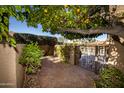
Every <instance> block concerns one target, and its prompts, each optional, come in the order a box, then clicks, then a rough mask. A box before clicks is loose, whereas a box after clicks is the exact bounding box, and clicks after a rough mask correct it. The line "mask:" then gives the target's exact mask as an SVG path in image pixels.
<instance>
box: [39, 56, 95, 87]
mask: <svg viewBox="0 0 124 93" xmlns="http://www.w3.org/2000/svg"><path fill="white" fill-rule="evenodd" d="M42 62H43V64H42V68H41V71H40V72H39V75H38V78H39V80H40V86H41V87H42V88H92V87H95V84H94V81H93V77H94V75H95V74H94V73H92V72H90V71H87V70H85V69H83V68H81V67H79V66H76V65H71V64H63V63H61V61H60V60H59V58H58V57H45V58H43V60H42Z"/></svg>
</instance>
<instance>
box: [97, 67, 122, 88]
mask: <svg viewBox="0 0 124 93" xmlns="http://www.w3.org/2000/svg"><path fill="white" fill-rule="evenodd" d="M96 86H97V87H100V88H101V87H102V88H123V87H124V74H123V73H122V72H121V71H120V70H119V69H117V68H115V67H113V66H108V67H105V68H104V69H103V71H101V72H100V79H99V80H97V81H96Z"/></svg>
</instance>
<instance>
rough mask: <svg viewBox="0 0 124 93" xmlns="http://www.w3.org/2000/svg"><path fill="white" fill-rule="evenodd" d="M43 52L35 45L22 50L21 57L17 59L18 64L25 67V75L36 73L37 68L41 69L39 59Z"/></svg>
mask: <svg viewBox="0 0 124 93" xmlns="http://www.w3.org/2000/svg"><path fill="white" fill-rule="evenodd" d="M42 56H43V51H42V50H41V49H40V48H39V46H38V44H37V43H31V44H27V45H26V46H25V47H24V48H23V52H22V55H21V57H20V59H19V63H20V64H22V65H23V66H24V67H25V72H26V73H27V74H32V73H36V72H37V70H38V68H39V67H41V59H40V58H41V57H42Z"/></svg>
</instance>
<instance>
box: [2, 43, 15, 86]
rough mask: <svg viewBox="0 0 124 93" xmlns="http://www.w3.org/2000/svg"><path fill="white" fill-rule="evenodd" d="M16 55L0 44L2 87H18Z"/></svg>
mask: <svg viewBox="0 0 124 93" xmlns="http://www.w3.org/2000/svg"><path fill="white" fill-rule="evenodd" d="M15 59H16V53H15V51H14V49H13V48H12V47H9V46H8V45H5V46H3V44H0V87H16V62H15Z"/></svg>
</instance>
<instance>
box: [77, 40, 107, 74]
mask: <svg viewBox="0 0 124 93" xmlns="http://www.w3.org/2000/svg"><path fill="white" fill-rule="evenodd" d="M80 51H81V57H80V59H79V65H80V66H81V67H82V68H85V69H87V70H90V71H93V72H96V73H97V72H99V71H100V70H102V68H103V67H104V66H105V64H107V59H108V51H109V45H108V44H107V42H101V41H100V42H93V43H89V44H86V45H82V46H80Z"/></svg>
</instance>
